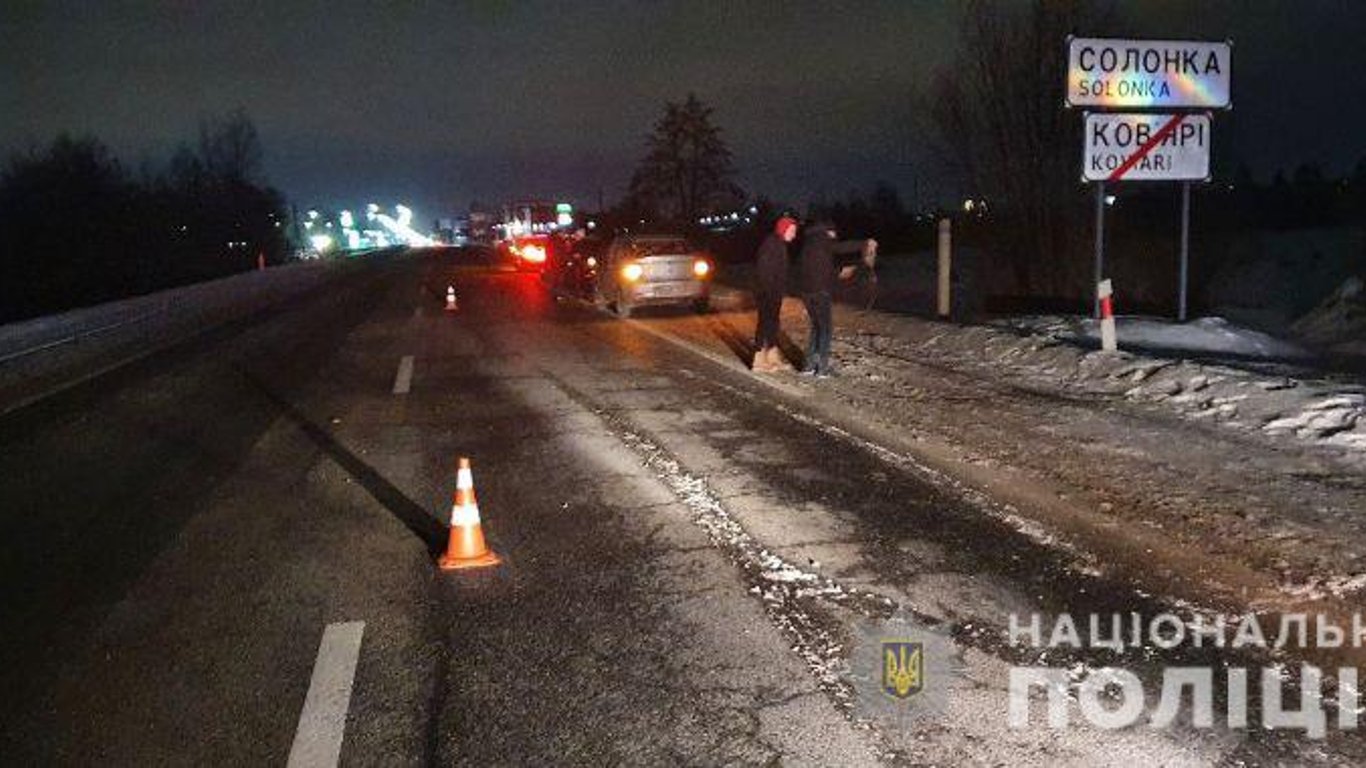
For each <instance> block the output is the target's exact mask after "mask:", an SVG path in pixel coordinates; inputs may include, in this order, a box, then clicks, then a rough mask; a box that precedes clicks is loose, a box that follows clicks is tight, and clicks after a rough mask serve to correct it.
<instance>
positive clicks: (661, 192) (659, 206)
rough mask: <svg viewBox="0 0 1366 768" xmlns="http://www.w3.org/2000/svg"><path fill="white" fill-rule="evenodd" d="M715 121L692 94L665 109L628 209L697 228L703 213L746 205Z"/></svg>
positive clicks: (633, 182) (635, 180) (635, 179)
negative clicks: (734, 179) (675, 220)
mask: <svg viewBox="0 0 1366 768" xmlns="http://www.w3.org/2000/svg"><path fill="white" fill-rule="evenodd" d="M711 116H712V108H711V107H708V106H706V105H704V104H703V103H702V102H701V100H699V99H698V98H697V96H696V95H695V94H691V93H690V94H688V98H687V99H686V100H685V101H683V102H682V103H675V102H668V103H666V104H665V105H664V115H663V117H661V118H660V119H659V120H658V121H657V122H656V123H655V127H654V132H653V133H651V134H650V135H649V137H648V138H647V139H646V146H647V147H648V152H647V153H646V155H645V157H644V159H643V160H641V162H640V165H639V166H638V167H637V168H636V171H635V174H634V175H633V176H632V178H631V187H630V195H629V199H628V203H627V207H629V208H632V209H634V210H637V211H647V212H653V213H654V214H655V215H660V216H663V217H664V218H668V219H677V220H681V221H682V222H683V223H685V224H688V225H693V224H696V222H697V217H698V216H700V215H702V214H705V213H708V212H711V211H713V210H715V209H718V208H721V207H725V206H733V205H735V204H738V203H739V202H740V200H741V198H742V193H741V191H740V189H739V187H737V186H736V185H735V184H734V183H732V181H731V177H732V176H733V175H734V173H735V170H734V168H733V166H732V165H731V153H730V149H728V148H727V147H726V143H725V141H723V140H722V138H721V129H720V128H718V127H717V126H715V125H714V124H713V123H712V120H711Z"/></svg>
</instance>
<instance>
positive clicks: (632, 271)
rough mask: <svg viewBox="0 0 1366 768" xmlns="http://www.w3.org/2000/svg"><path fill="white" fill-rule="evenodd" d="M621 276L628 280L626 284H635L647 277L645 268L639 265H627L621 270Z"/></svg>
mask: <svg viewBox="0 0 1366 768" xmlns="http://www.w3.org/2000/svg"><path fill="white" fill-rule="evenodd" d="M621 276H622V277H624V278H626V282H628V283H634V282H635V281H637V280H639V279H640V278H642V277H644V276H645V267H642V266H640V265H639V264H634V263H632V264H627V265H626V266H624V267H622V268H621Z"/></svg>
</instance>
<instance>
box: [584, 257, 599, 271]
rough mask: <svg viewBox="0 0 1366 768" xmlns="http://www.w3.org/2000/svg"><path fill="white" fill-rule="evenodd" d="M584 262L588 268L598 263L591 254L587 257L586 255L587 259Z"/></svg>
mask: <svg viewBox="0 0 1366 768" xmlns="http://www.w3.org/2000/svg"><path fill="white" fill-rule="evenodd" d="M584 263H585V264H587V265H588V266H589V268H590V269H591V268H593V267H596V266H597V265H598V260H597V259H595V258H593V257H592V256H589V257H588V260H587V261H585V262H584Z"/></svg>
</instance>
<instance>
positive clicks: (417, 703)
mask: <svg viewBox="0 0 1366 768" xmlns="http://www.w3.org/2000/svg"><path fill="white" fill-rule="evenodd" d="M451 284H453V285H454V286H455V287H456V289H457V292H458V294H459V297H460V301H459V305H460V309H459V311H457V312H447V311H445V310H444V309H443V306H442V304H443V295H444V292H445V288H446V286H447V285H451ZM666 315H667V313H666ZM656 320H659V322H656ZM678 322H688V323H693V324H696V326H697V327H698V328H702V329H710V331H714V332H716V333H726V334H729V335H732V336H733V335H734V333H733V332H732V331H725V330H724V329H723V326H724V324H721V325H718V324H717V322H718V319H717V318H716V317H714V316H712V317H705V316H704V317H698V318H694V319H690V320H685V319H683V318H681V317H679V316H677V315H674V316H671V317H664V318H656V319H651V318H650V317H646V318H644V319H643V320H633V321H630V322H623V321H620V320H616V319H613V318H611V317H609V316H607V315H605V314H603V313H601V312H598V311H596V310H594V309H593V308H591V307H588V306H584V305H582V304H580V303H578V302H574V301H566V300H560V299H557V298H556V297H554V296H553V295H551V294H550V293H549V292H547V291H546V290H545V288H544V287H543V286H542V285H541V283H540V281H539V280H538V279H537V278H536V277H535V276H534V275H528V274H518V273H505V272H496V271H491V270H488V269H482V268H472V267H469V266H462V265H460V264H458V263H456V260H455V257H454V255H453V252H451V251H438V252H434V253H429V254H418V255H415V256H410V257H406V258H396V259H381V260H376V261H375V262H374V264H372V265H371V266H369V267H367V268H365V269H362V270H358V271H356V272H355V273H354V274H348V275H347V276H345V277H344V278H342V279H339V280H337V281H336V282H335V283H334V284H333V285H332V287H331V288H330V289H329V290H327V291H324V292H320V293H317V294H313V295H311V296H309V297H307V298H303V299H299V300H297V301H296V302H295V303H294V304H291V305H288V306H285V307H282V308H280V309H279V310H277V311H275V312H273V313H271V314H269V315H267V316H262V317H261V318H259V320H258V321H256V322H251V323H242V324H239V325H238V326H235V327H233V328H232V329H228V330H224V331H222V332H219V333H213V334H208V335H207V336H204V337H201V338H199V339H197V340H195V341H192V342H189V343H186V344H182V345H180V346H179V347H177V348H175V349H172V350H170V351H167V352H163V353H161V354H158V355H155V356H152V357H149V358H146V359H144V360H141V361H139V362H137V363H135V364H133V365H131V366H129V367H127V368H124V369H121V370H119V371H117V372H115V373H112V374H109V375H106V376H103V377H101V378H98V379H96V380H94V381H92V382H89V383H87V384H84V385H82V386H80V387H77V388H74V389H72V390H69V391H66V392H63V393H62V394H60V395H56V396H54V397H52V398H49V399H47V400H44V401H41V402H40V403H39V404H37V405H35V406H30V407H28V408H25V409H22V410H20V411H18V412H16V413H13V414H10V415H9V416H8V417H6V418H5V419H3V420H0V500H3V506H2V507H0V537H3V542H4V544H3V547H4V550H3V551H4V554H3V558H2V559H0V576H2V577H3V579H4V583H5V584H6V590H7V599H6V601H5V603H4V608H3V611H4V613H3V617H0V618H2V620H3V625H4V626H5V627H6V640H5V643H4V646H3V647H4V659H3V663H0V670H2V671H0V674H2V675H3V676H4V679H3V680H2V681H0V682H3V684H4V685H5V687H6V689H7V690H9V691H12V692H15V693H14V694H12V695H10V696H8V697H6V698H5V699H4V709H3V711H2V714H3V718H4V719H3V730H2V731H0V738H2V739H3V741H0V752H3V753H4V754H5V755H7V757H8V756H14V757H15V759H16V761H17V762H24V763H59V764H90V763H95V762H99V763H104V764H111V765H134V764H137V765H146V764H167V763H174V764H186V763H212V764H220V763H229V764H272V763H273V764H279V763H282V762H284V761H286V760H287V759H288V758H289V756H290V754H291V749H306V748H308V749H317V750H321V751H320V752H319V753H318V754H323V755H327V754H329V753H328V751H327V750H328V749H329V747H328V745H329V744H332V745H335V743H337V742H336V740H337V739H339V738H340V739H341V741H340V744H341V747H340V754H341V757H342V759H344V760H345V761H347V762H348V763H366V764H450V763H460V764H468V765H488V764H593V765H598V764H677V763H688V764H733V763H746V764H751V763H752V764H777V763H783V764H819V765H833V764H840V765H857V764H874V763H879V762H887V761H893V762H895V761H897V760H911V761H917V762H920V761H935V762H984V763H1009V764H1020V763H1049V764H1059V763H1066V762H1081V761H1090V762H1095V763H1098V764H1102V763H1109V764H1113V763H1116V762H1129V763H1162V764H1167V765H1177V764H1185V763H1190V764H1200V763H1205V762H1210V761H1215V760H1218V759H1221V758H1222V759H1229V758H1236V757H1238V756H1240V755H1246V754H1250V753H1251V752H1250V750H1252V751H1255V750H1256V749H1259V748H1260V747H1259V746H1258V745H1257V744H1256V743H1249V742H1242V741H1240V740H1239V739H1237V738H1235V737H1232V736H1230V735H1229V734H1228V733H1226V732H1217V731H1208V732H1197V731H1191V730H1188V729H1183V728H1180V727H1177V728H1172V729H1166V730H1160V731H1159V730H1152V729H1134V730H1126V731H1123V732H1118V733H1105V732H1100V731H1097V730H1095V729H1090V728H1087V727H1084V726H1081V725H1078V726H1077V727H1076V728H1074V729H1071V730H1066V731H1052V730H1046V729H1037V728H1036V729H1028V730H1019V729H1014V730H1012V729H1010V728H1008V727H1007V723H1006V710H1007V707H1006V702H1007V696H1006V680H1007V671H1008V667H1009V663H1010V662H1011V660H1012V659H1013V658H1015V657H1014V656H1013V651H1012V649H1008V648H1004V647H1002V644H1001V642H1000V631H999V630H1000V629H1001V628H1002V627H1003V626H1004V624H1005V621H1006V617H1007V616H1008V615H1010V614H1011V613H1029V612H1031V611H1040V610H1043V611H1046V612H1052V611H1060V610H1072V611H1075V612H1092V611H1094V612H1105V613H1108V612H1111V611H1124V612H1127V611H1141V612H1143V613H1145V614H1152V613H1155V612H1158V611H1161V610H1162V609H1163V606H1160V605H1156V604H1152V603H1150V602H1146V601H1145V600H1144V599H1143V598H1141V597H1139V596H1137V595H1135V594H1133V593H1132V592H1131V591H1129V590H1127V589H1126V588H1123V587H1121V586H1119V585H1116V584H1110V583H1106V582H1104V581H1102V580H1099V579H1096V578H1094V577H1090V576H1087V575H1086V574H1085V573H1083V572H1079V571H1078V570H1076V569H1074V568H1072V567H1071V563H1070V560H1069V556H1068V555H1067V553H1065V552H1059V551H1055V550H1053V549H1051V548H1049V547H1048V546H1046V545H1045V544H1041V543H1039V542H1037V541H1035V540H1033V539H1030V538H1029V537H1027V536H1025V535H1022V534H1021V533H1019V532H1018V531H1017V530H1015V529H1014V528H1012V527H1010V526H1008V525H1005V524H1004V523H1002V522H1000V520H999V519H998V518H997V517H993V516H992V515H990V514H986V513H985V512H984V511H983V508H982V503H983V502H982V501H981V500H980V499H974V498H964V497H962V496H961V495H960V494H959V493H958V492H957V491H956V490H955V489H954V488H953V486H952V485H951V484H945V483H943V482H937V481H936V479H935V478H934V476H933V475H932V474H927V473H926V472H924V471H923V468H920V467H918V466H916V465H915V464H914V463H913V462H908V461H904V460H903V459H902V458H900V457H898V456H897V455H895V454H889V452H888V451H886V450H883V449H880V448H879V447H878V446H876V445H871V444H867V443H866V442H865V441H861V440H860V439H859V438H856V437H854V436H853V435H851V434H850V433H849V432H848V431H846V430H843V429H840V428H839V427H838V426H836V425H832V424H828V423H825V422H824V421H822V420H821V419H820V418H817V417H815V416H812V415H811V414H809V413H807V412H806V410H804V408H803V405H802V397H803V396H802V394H801V391H800V388H785V389H783V388H780V389H775V388H772V387H769V386H766V385H763V384H760V383H757V382H755V381H754V380H753V378H752V377H750V375H749V374H748V373H747V372H745V371H744V370H743V368H742V367H741V366H738V365H727V364H726V362H727V361H726V360H724V359H720V360H716V359H709V358H707V357H704V356H699V355H697V354H695V353H694V352H693V351H690V350H689V349H688V347H687V345H686V344H680V343H676V342H675V341H674V340H673V339H671V337H670V333H669V331H668V326H669V325H670V324H672V323H678ZM731 341H732V342H734V343H735V345H736V346H737V347H742V346H743V344H744V341H743V339H738V338H736V339H731ZM803 386H806V387H814V386H818V385H817V384H813V383H808V384H806V385H803ZM460 456H466V457H469V458H471V459H472V461H473V463H474V477H475V483H476V489H477V496H478V501H479V505H480V508H481V511H482V513H483V522H484V530H485V534H486V535H487V536H488V538H489V540H490V541H491V543H492V545H493V546H494V548H495V549H496V550H497V551H498V553H499V554H500V555H501V556H502V557H503V558H504V564H503V565H501V566H499V567H497V568H495V569H491V570H485V571H478V572H469V573H462V574H456V575H450V574H443V573H441V572H439V571H438V570H437V569H436V568H435V566H434V557H433V551H434V550H435V549H437V548H439V547H440V546H441V544H442V537H443V536H444V533H443V530H444V525H445V523H446V522H447V516H448V515H449V511H450V504H451V496H452V491H453V488H454V484H455V472H454V466H455V461H456V459H457V457H460ZM894 612H901V613H906V614H910V615H914V616H916V617H917V619H918V620H919V621H922V622H924V623H925V624H926V625H927V626H932V627H935V628H937V629H938V630H940V631H942V632H943V633H944V635H945V637H946V638H948V641H947V642H948V643H949V644H950V646H951V647H952V648H953V651H954V658H955V665H956V667H957V671H956V673H955V677H954V678H953V679H952V680H951V681H949V682H947V683H946V684H945V690H946V692H947V693H951V695H949V696H946V697H945V701H946V702H947V703H946V705H945V706H946V707H947V712H946V716H945V717H943V718H941V719H939V720H936V721H933V722H930V721H926V722H922V723H919V724H918V725H917V726H915V727H912V728H908V729H907V730H906V732H904V733H889V732H888V731H887V730H886V729H884V728H882V727H880V726H879V725H878V724H877V723H869V722H868V720H867V719H866V718H865V717H864V714H865V713H863V712H862V711H861V710H860V709H859V706H858V704H857V702H856V701H855V699H856V695H855V692H853V691H851V690H850V689H849V686H848V684H847V683H845V682H842V680H841V677H840V670H841V669H842V668H843V667H844V666H845V665H847V664H849V663H850V654H851V643H852V642H853V639H854V635H855V634H856V632H857V630H858V627H860V626H863V625H865V624H867V623H868V622H876V621H880V620H884V619H886V618H887V617H888V616H890V615H892V614H893V613H894ZM361 623H363V628H362V626H361ZM329 627H332V629H331V630H329V629H328V628H329ZM324 637H327V638H328V640H327V641H326V642H325V641H324ZM352 668H354V674H353V675H350V674H347V671H348V670H350V669H352ZM310 686H313V688H314V691H313V693H310ZM329 686H331V687H330V688H329ZM948 689H952V690H951V691H949V690H948ZM328 690H330V691H332V693H333V695H331V696H330V697H329V696H326V695H323V693H322V692H323V691H328ZM328 706H332V708H333V711H332V712H331V715H330V716H329V711H328V710H327V707H328ZM338 708H339V709H338ZM301 712H305V713H306V716H305V717H302V718H301V717H300V713H301ZM338 712H340V713H341V714H337V713H338ZM301 729H302V730H301ZM301 733H302V734H303V735H301ZM299 745H304V746H299ZM320 745H321V746H320ZM332 748H335V746H334V747H332ZM300 754H302V753H301V752H296V753H295V755H296V757H297V756H299V755H300Z"/></svg>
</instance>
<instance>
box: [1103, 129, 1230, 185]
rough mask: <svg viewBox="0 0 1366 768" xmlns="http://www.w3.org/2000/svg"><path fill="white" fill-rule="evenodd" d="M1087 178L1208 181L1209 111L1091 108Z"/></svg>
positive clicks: (1105, 179)
mask: <svg viewBox="0 0 1366 768" xmlns="http://www.w3.org/2000/svg"><path fill="white" fill-rule="evenodd" d="M1085 131H1086V134H1085V138H1084V139H1083V141H1082V145H1083V149H1082V160H1081V162H1082V171H1081V177H1082V179H1083V180H1084V181H1207V180H1208V179H1209V148H1210V118H1209V115H1208V114H1189V113H1183V114H1176V115H1170V114H1168V115H1161V114H1146V113H1145V114H1127V113H1114V112H1088V113H1087V114H1086V127H1085Z"/></svg>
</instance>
